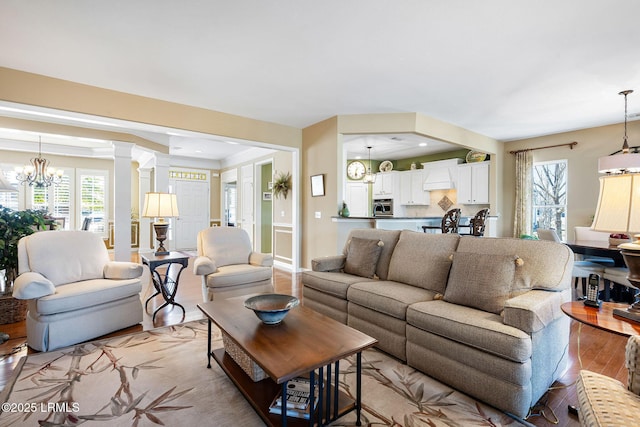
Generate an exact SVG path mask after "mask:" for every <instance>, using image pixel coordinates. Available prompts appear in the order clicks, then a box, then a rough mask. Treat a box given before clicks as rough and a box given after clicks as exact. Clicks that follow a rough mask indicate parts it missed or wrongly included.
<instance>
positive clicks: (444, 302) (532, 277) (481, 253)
mask: <svg viewBox="0 0 640 427" xmlns="http://www.w3.org/2000/svg"><path fill="white" fill-rule="evenodd" d="M572 267H573V253H572V252H571V250H570V249H569V248H568V247H567V246H566V245H563V244H560V243H556V242H549V241H533V240H519V239H502V238H485V237H482V238H478V237H471V236H462V237H461V236H459V235H457V234H425V233H418V232H414V231H408V230H402V231H397V230H378V229H358V230H352V232H351V233H350V235H349V237H348V239H347V243H346V244H345V248H344V252H343V254H341V255H335V256H327V257H322V258H317V259H314V260H313V261H312V271H305V272H304V273H303V274H302V284H303V303H304V305H306V306H307V307H310V308H313V309H315V310H317V311H319V312H321V313H324V314H326V315H328V316H330V317H333V318H334V319H336V320H338V321H340V322H342V323H345V324H348V325H350V326H352V327H354V328H356V329H358V330H361V331H363V332H365V333H367V334H369V335H371V336H373V337H375V338H376V339H377V340H378V341H379V344H378V347H379V348H380V349H381V350H383V351H385V352H387V353H389V354H391V355H393V356H395V357H397V358H398V359H401V360H403V361H405V362H406V363H407V364H409V365H411V366H413V367H415V368H417V369H419V370H421V371H423V372H425V373H426V374H428V375H430V376H432V377H434V378H436V379H438V380H440V381H442V382H444V383H446V384H448V385H450V386H452V387H454V388H456V389H458V390H460V391H462V392H465V393H467V394H469V395H471V396H473V397H475V398H477V399H479V400H482V401H484V402H486V403H488V404H490V405H493V406H495V407H496V408H498V409H501V410H503V411H505V412H508V413H511V414H513V415H515V416H517V417H520V418H524V417H526V416H527V413H528V411H529V408H530V407H532V406H533V405H534V404H535V403H536V402H537V401H538V400H539V399H540V397H542V395H543V394H544V393H545V391H546V390H547V389H548V387H549V386H550V385H551V384H552V383H553V382H554V381H555V380H556V379H557V378H558V377H559V376H560V375H561V374H562V373H563V371H564V370H565V367H566V366H565V365H566V361H567V351H568V344H569V318H568V317H567V316H566V315H564V314H563V313H562V311H561V310H560V305H561V304H562V303H563V302H566V301H569V300H570V299H571V291H570V283H571V271H572Z"/></svg>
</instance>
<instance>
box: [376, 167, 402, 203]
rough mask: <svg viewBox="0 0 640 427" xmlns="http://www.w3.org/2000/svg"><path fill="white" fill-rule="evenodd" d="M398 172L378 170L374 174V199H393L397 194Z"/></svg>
mask: <svg viewBox="0 0 640 427" xmlns="http://www.w3.org/2000/svg"><path fill="white" fill-rule="evenodd" d="M397 175H398V172H393V171H392V172H379V173H377V174H376V182H374V183H373V198H374V199H393V198H394V196H397V195H398V192H397V187H398V180H397Z"/></svg>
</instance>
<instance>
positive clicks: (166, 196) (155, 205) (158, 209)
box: [142, 193, 179, 218]
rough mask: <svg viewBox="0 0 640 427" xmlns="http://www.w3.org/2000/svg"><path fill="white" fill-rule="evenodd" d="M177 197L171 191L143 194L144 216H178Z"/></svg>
mask: <svg viewBox="0 0 640 427" xmlns="http://www.w3.org/2000/svg"><path fill="white" fill-rule="evenodd" d="M178 215H179V214H178V199H177V198H176V195H175V194H171V193H147V194H145V195H144V209H142V216H143V217H145V218H171V217H175V216H178Z"/></svg>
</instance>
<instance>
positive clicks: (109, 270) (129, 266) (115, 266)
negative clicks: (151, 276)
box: [103, 261, 144, 280]
mask: <svg viewBox="0 0 640 427" xmlns="http://www.w3.org/2000/svg"><path fill="white" fill-rule="evenodd" d="M143 271H144V269H143V268H142V264H137V263H135V262H128V261H109V262H108V263H106V264H105V265H104V270H103V274H104V278H105V279H115V280H126V279H137V278H138V277H140V276H142V273H143Z"/></svg>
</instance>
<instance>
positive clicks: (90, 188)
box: [76, 169, 109, 235]
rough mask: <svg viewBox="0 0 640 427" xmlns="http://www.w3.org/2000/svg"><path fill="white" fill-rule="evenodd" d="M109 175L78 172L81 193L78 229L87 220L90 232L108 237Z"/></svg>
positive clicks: (104, 172) (99, 171)
mask: <svg viewBox="0 0 640 427" xmlns="http://www.w3.org/2000/svg"><path fill="white" fill-rule="evenodd" d="M108 182H109V173H108V171H105V170H86V169H78V170H77V187H78V190H79V193H80V200H78V201H77V204H76V206H78V210H79V213H78V228H80V227H81V225H82V224H83V222H84V221H85V219H87V221H90V222H89V228H88V229H89V231H92V232H94V233H100V234H103V235H106V233H107V224H106V221H107V213H108V212H109V210H108V194H109V189H108Z"/></svg>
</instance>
